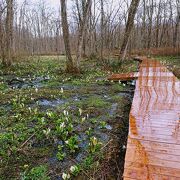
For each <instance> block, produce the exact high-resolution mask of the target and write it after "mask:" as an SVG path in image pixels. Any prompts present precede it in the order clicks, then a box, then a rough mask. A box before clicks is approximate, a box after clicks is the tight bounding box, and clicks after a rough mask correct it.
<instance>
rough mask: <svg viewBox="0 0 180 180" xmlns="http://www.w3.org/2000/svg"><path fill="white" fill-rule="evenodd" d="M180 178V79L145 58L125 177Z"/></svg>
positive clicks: (144, 179)
mask: <svg viewBox="0 0 180 180" xmlns="http://www.w3.org/2000/svg"><path fill="white" fill-rule="evenodd" d="M131 179H132V180H134V179H138V180H180V81H179V80H178V79H177V78H176V77H175V76H174V75H173V74H172V73H171V72H169V71H168V70H167V68H166V67H164V66H163V65H162V64H161V63H160V62H159V61H156V60H148V59H146V58H144V59H142V63H141V65H140V69H139V74H138V79H137V81H136V89H135V94H134V99H133V103H132V108H131V112H130V126H129V136H128V144H127V151H126V158H125V167H124V180H131Z"/></svg>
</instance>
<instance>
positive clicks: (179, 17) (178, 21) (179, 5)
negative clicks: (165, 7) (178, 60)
mask: <svg viewBox="0 0 180 180" xmlns="http://www.w3.org/2000/svg"><path fill="white" fill-rule="evenodd" d="M176 3H177V17H176V25H175V33H174V38H173V46H174V47H176V46H177V38H178V29H179V25H180V0H176Z"/></svg>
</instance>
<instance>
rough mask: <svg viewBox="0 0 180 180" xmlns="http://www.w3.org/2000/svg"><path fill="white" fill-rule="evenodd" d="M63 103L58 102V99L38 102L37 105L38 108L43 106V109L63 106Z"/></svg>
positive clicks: (62, 101) (61, 101)
mask: <svg viewBox="0 0 180 180" xmlns="http://www.w3.org/2000/svg"><path fill="white" fill-rule="evenodd" d="M65 102H66V101H65V100H60V99H57V100H47V99H41V100H38V104H39V105H40V106H45V107H57V106H59V105H62V104H64V103H65Z"/></svg>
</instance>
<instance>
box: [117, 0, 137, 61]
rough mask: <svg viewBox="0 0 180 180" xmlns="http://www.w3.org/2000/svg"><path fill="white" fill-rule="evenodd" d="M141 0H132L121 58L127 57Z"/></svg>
mask: <svg viewBox="0 0 180 180" xmlns="http://www.w3.org/2000/svg"><path fill="white" fill-rule="evenodd" d="M139 2H140V0H132V1H131V5H130V9H129V13H128V20H127V24H126V29H125V34H124V40H123V44H122V46H121V51H120V59H121V60H124V59H125V57H126V52H127V47H128V42H129V38H130V35H131V31H132V29H133V26H134V17H135V15H136V12H137V8H138V5H139Z"/></svg>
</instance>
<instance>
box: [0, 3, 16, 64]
mask: <svg viewBox="0 0 180 180" xmlns="http://www.w3.org/2000/svg"><path fill="white" fill-rule="evenodd" d="M6 4H7V13H6V25H5V30H6V33H5V56H4V57H3V59H2V63H3V65H4V66H11V64H12V53H13V14H14V12H13V0H6Z"/></svg>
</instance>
